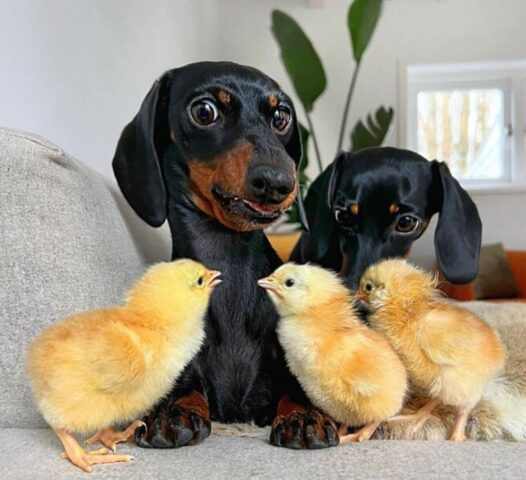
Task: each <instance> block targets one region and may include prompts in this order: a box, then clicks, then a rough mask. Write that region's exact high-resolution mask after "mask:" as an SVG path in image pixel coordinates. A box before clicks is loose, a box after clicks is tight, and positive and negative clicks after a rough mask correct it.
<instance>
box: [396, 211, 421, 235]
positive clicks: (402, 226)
mask: <svg viewBox="0 0 526 480" xmlns="http://www.w3.org/2000/svg"><path fill="white" fill-rule="evenodd" d="M418 223H419V222H418V218H416V217H413V215H402V216H401V217H400V218H399V219H398V221H397V222H396V227H395V228H396V231H397V232H400V233H411V232H414V231H415V230H416V229H417V227H418Z"/></svg>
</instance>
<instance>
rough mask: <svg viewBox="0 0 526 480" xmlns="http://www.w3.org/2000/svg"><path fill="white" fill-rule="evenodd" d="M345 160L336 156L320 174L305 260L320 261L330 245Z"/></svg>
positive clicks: (343, 155)
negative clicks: (334, 206) (333, 208)
mask: <svg viewBox="0 0 526 480" xmlns="http://www.w3.org/2000/svg"><path fill="white" fill-rule="evenodd" d="M346 158H347V155H346V154H345V153H341V154H340V155H338V156H337V157H336V159H335V160H334V161H333V162H332V163H331V164H330V165H329V166H328V167H327V168H326V169H325V171H324V172H323V173H322V174H321V177H322V178H320V179H319V180H320V182H321V184H320V190H319V192H318V197H317V206H316V210H315V214H314V219H313V220H312V222H311V223H312V225H311V230H310V232H309V237H308V242H307V245H306V258H307V259H309V260H312V261H314V262H319V261H321V259H322V258H323V257H324V256H325V255H326V254H327V251H328V250H329V246H330V245H331V237H332V235H333V230H334V221H335V220H334V215H333V211H332V207H333V203H334V196H335V193H336V188H337V186H338V182H339V179H340V176H341V172H342V170H343V167H344V164H345V160H346ZM313 185H314V184H313Z"/></svg>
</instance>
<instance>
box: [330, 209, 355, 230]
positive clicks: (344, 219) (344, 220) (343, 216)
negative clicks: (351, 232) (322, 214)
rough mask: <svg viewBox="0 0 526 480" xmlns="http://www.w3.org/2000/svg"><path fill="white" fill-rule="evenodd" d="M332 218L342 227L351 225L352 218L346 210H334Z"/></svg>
mask: <svg viewBox="0 0 526 480" xmlns="http://www.w3.org/2000/svg"><path fill="white" fill-rule="evenodd" d="M334 218H335V219H336V221H337V222H338V223H339V224H340V225H342V226H343V227H348V226H350V225H351V223H352V217H351V214H350V213H349V210H347V209H341V210H335V211H334Z"/></svg>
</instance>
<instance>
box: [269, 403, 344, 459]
mask: <svg viewBox="0 0 526 480" xmlns="http://www.w3.org/2000/svg"><path fill="white" fill-rule="evenodd" d="M270 443H271V444H272V445H275V446H277V447H286V448H293V449H296V450H297V449H318V448H327V447H334V446H336V445H338V444H339V443H340V438H339V436H338V429H337V427H336V424H335V423H334V420H333V419H332V418H331V417H329V416H328V415H325V414H323V413H321V412H319V411H317V410H310V411H308V412H292V413H289V414H288V415H278V416H277V417H276V418H275V419H274V422H273V423H272V430H271V432H270Z"/></svg>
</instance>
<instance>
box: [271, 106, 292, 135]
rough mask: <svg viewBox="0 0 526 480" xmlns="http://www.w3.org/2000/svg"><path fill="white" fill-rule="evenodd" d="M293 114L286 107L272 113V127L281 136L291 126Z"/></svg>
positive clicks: (280, 107)
mask: <svg viewBox="0 0 526 480" xmlns="http://www.w3.org/2000/svg"><path fill="white" fill-rule="evenodd" d="M291 117H292V113H291V111H290V108H289V107H287V106H285V105H280V106H279V107H278V108H276V109H275V110H274V111H273V112H272V118H271V120H270V126H271V127H272V130H274V131H275V132H276V133H278V134H279V135H284V134H285V133H286V132H287V130H288V129H289V126H290V120H291Z"/></svg>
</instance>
